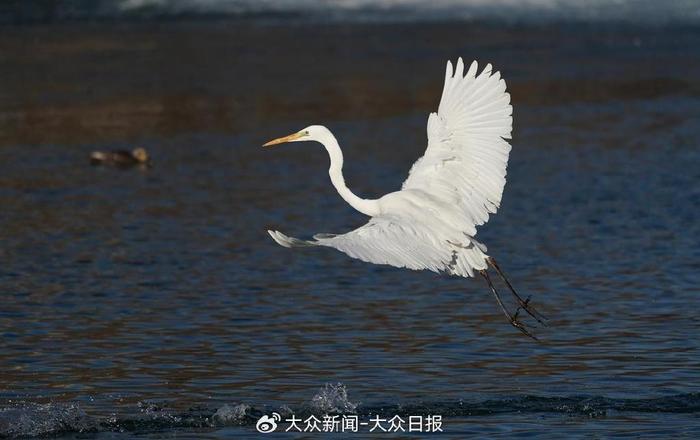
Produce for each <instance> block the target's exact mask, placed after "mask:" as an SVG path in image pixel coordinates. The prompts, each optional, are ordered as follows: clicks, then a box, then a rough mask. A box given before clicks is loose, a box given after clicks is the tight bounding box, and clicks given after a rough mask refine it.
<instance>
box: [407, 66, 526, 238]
mask: <svg viewBox="0 0 700 440" xmlns="http://www.w3.org/2000/svg"><path fill="white" fill-rule="evenodd" d="M512 111H513V109H512V107H511V105H510V95H509V94H508V93H506V83H505V81H503V80H502V79H501V77H500V73H499V72H496V73H492V71H491V65H490V64H487V65H486V67H485V68H484V70H483V71H482V72H481V73H480V74H478V75H477V63H476V61H474V62H473V63H472V64H471V66H470V67H469V70H468V71H467V72H466V74H465V73H464V63H463V62H462V59H461V58H460V59H459V60H458V61H457V66H456V68H455V70H454V72H453V70H452V63H451V62H449V61H448V63H447V72H446V74H445V86H444V88H443V91H442V98H441V99H440V106H439V108H438V111H437V113H431V114H430V116H429V118H428V148H427V149H426V151H425V154H424V155H423V157H422V158H420V159H418V161H417V162H416V163H415V164H413V167H412V168H411V171H410V173H409V176H408V179H406V181H405V182H404V184H403V187H402V189H419V190H422V191H424V192H426V193H428V194H430V195H431V196H432V197H435V198H436V199H438V200H440V201H442V202H445V203H448V204H450V205H452V206H457V207H458V208H459V209H460V211H461V212H462V213H463V214H464V225H460V226H462V230H463V231H464V232H465V233H467V234H469V235H471V236H474V235H475V234H476V226H478V225H482V224H484V223H486V221H488V218H489V213H495V212H496V210H497V209H498V207H499V205H500V202H501V195H502V193H503V186H504V185H505V183H506V178H505V176H506V165H507V164H508V153H509V152H510V144H508V142H506V141H505V139H510V134H511V128H512V124H513V118H512V116H511V115H512Z"/></svg>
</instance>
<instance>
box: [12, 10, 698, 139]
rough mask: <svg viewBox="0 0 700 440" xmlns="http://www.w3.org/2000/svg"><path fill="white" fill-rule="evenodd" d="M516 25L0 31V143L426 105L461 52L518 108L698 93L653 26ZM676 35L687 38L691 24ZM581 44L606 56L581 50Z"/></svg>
mask: <svg viewBox="0 0 700 440" xmlns="http://www.w3.org/2000/svg"><path fill="white" fill-rule="evenodd" d="M525 34H526V35H523V31H522V29H521V28H520V27H510V28H509V27H507V26H506V27H497V26H487V25H479V24H472V23H448V24H444V23H438V24H423V25H416V24H394V25H371V24H367V25H347V24H335V25H297V26H283V25H279V24H277V25H275V24H268V25H264V26H261V25H258V24H249V23H247V22H245V21H211V22H208V21H203V22H195V23H167V24H160V23H143V24H109V23H106V24H105V23H102V24H94V25H78V26H75V25H67V24H66V25H54V26H46V27H40V28H36V27H26V28H5V29H2V30H1V31H0V35H1V37H0V53H1V54H2V55H1V58H0V67H1V68H2V72H1V73H0V80H2V84H3V92H2V102H1V105H2V108H1V109H0V111H2V119H1V121H0V124H2V125H0V136H1V137H0V142H1V143H2V144H32V143H54V144H76V143H89V142H97V143H99V142H105V141H125V142H128V141H131V140H134V139H139V138H142V137H144V136H151V135H153V136H170V135H176V134H181V133H188V132H199V131H207V132H218V133H229V134H235V133H241V132H245V131H250V130H254V129H257V128H259V127H261V126H267V127H269V126H274V125H275V124H279V123H284V122H287V121H289V120H290V116H291V115H293V116H294V118H297V119H298V120H300V121H307V120H308V121H314V120H324V121H329V120H348V119H350V120H351V119H363V118H386V117H392V116H396V115H400V114H404V113H406V112H407V111H410V110H413V111H423V112H429V111H432V110H433V109H434V107H435V106H436V104H437V102H436V101H437V99H438V98H439V96H438V95H437V93H436V90H435V89H436V87H438V86H436V82H437V80H438V79H439V78H440V73H441V72H442V66H443V64H444V62H445V60H446V59H448V58H450V57H452V58H455V57H456V56H458V55H461V54H464V56H465V57H471V58H476V59H479V60H484V62H492V63H494V64H495V65H496V66H497V68H498V69H500V70H501V71H502V72H503V74H504V75H506V77H507V80H508V84H509V89H510V92H511V94H512V96H513V102H515V103H517V104H520V105H523V104H533V105H541V104H565V103H571V102H578V101H584V102H589V101H607V100H615V99H623V100H624V99H634V98H652V97H655V96H663V95H668V94H690V95H693V96H697V95H698V93H700V86H699V85H698V80H697V78H698V75H697V72H698V70H699V67H698V65H699V64H700V61H699V60H698V59H697V57H692V56H687V57H683V58H682V60H679V59H678V57H677V53H675V52H671V53H665V52H663V51H662V50H659V51H658V52H656V51H649V48H648V47H646V45H649V44H650V43H651V44H652V45H653V44H654V43H655V42H656V41H658V39H659V38H660V37H661V35H654V36H652V37H650V38H649V39H644V35H643V33H642V34H641V36H640V32H639V30H638V29H631V30H627V31H623V32H616V33H612V32H610V31H605V30H603V31H601V30H600V29H598V28H586V27H583V28H582V29H581V31H580V32H564V29H561V28H558V27H551V28H548V27H545V28H534V29H528V30H527V32H526V33H525ZM667 38H668V37H667ZM672 38H673V39H675V40H676V41H675V43H676V44H685V42H684V41H680V42H679V41H677V40H679V39H680V40H688V41H687V44H688V45H691V44H693V43H694V42H696V40H695V38H696V37H695V35H694V33H693V32H688V34H683V33H681V34H680V35H674V36H673V37H672ZM642 42H643V43H642ZM664 43H666V42H664ZM664 43H661V44H664ZM641 44H644V45H645V47H644V48H642V49H640V48H639V45H641ZM591 46H593V47H596V46H598V47H602V48H604V49H607V50H609V51H610V52H613V53H609V54H605V55H604V56H603V57H600V56H599V55H598V54H596V53H595V52H588V53H587V52H581V49H582V48H584V49H589V47H591ZM615 49H619V50H620V52H621V53H618V51H617V50H615ZM660 49H662V48H660ZM596 55H598V56H596ZM619 55H621V56H623V57H624V58H627V60H625V61H627V62H620V60H619V59H617V57H618V56H619ZM629 61H632V62H629ZM670 66H676V67H677V68H680V67H681V66H682V69H683V72H684V73H685V75H683V76H682V77H679V76H678V75H675V74H673V75H671V74H670V73H669V72H668V70H667V69H668V68H669V67H670ZM590 72H596V73H597V75H588V73H590Z"/></svg>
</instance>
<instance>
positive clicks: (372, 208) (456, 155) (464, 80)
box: [266, 58, 513, 277]
mask: <svg viewBox="0 0 700 440" xmlns="http://www.w3.org/2000/svg"><path fill="white" fill-rule="evenodd" d="M477 67H478V65H477V63H476V61H474V62H473V63H472V64H471V66H470V67H469V69H468V70H467V72H466V73H465V72H464V63H463V62H462V59H461V58H460V59H459V60H458V61H457V65H456V66H455V69H454V70H453V68H452V63H451V62H448V63H447V71H446V74H445V85H444V87H443V91H442V97H441V99H440V105H439V107H438V111H437V113H431V114H430V116H429V117H428V129H427V134H428V147H427V149H426V151H425V154H424V155H423V157H421V158H420V159H418V161H416V163H415V164H414V165H413V167H412V168H411V171H410V173H409V176H408V178H407V179H406V181H405V182H404V184H403V186H402V188H401V190H400V191H397V192H393V193H389V194H387V195H385V196H383V197H381V198H380V199H377V200H366V199H361V198H359V197H357V196H356V195H354V194H353V193H352V192H351V191H350V190H349V189H348V188H347V187H346V186H345V181H344V179H343V175H342V163H343V156H342V151H341V150H340V147H339V146H338V143H337V141H336V139H335V137H334V136H333V135H332V134H331V132H330V131H329V130H328V129H326V128H325V127H323V126H318V125H314V126H310V127H307V128H305V129H304V130H301V131H300V132H298V133H295V134H293V135H290V136H287V137H285V138H280V139H276V140H274V141H271V142H269V143H268V144H266V145H274V144H277V143H281V142H295V141H306V140H316V141H318V142H320V143H322V144H323V145H324V146H325V147H326V149H327V150H328V154H329V156H330V159H331V165H330V169H329V174H330V176H331V181H332V182H333V185H334V186H335V187H336V189H337V190H338V192H339V193H340V195H341V196H342V197H343V198H344V199H345V200H346V201H348V203H350V205H352V206H353V207H354V208H355V209H357V210H358V211H360V212H362V213H364V214H367V215H369V216H371V218H370V220H369V222H368V223H367V224H366V225H364V226H362V227H360V228H357V229H355V230H353V231H350V232H348V233H345V234H341V235H330V234H325V235H316V236H314V240H308V241H307V240H299V239H296V238H293V237H288V236H286V235H284V234H282V233H281V232H277V231H268V232H269V233H270V235H271V236H272V238H273V239H274V240H275V241H276V242H277V243H279V244H280V245H282V246H285V247H296V246H327V247H332V248H335V249H338V250H340V251H342V252H344V253H346V254H347V255H349V256H351V257H353V258H357V259H360V260H363V261H367V262H370V263H376V264H389V265H392V266H396V267H406V268H409V269H415V270H421V269H428V270H432V271H434V272H445V273H449V274H452V275H458V276H462V277H470V276H473V275H474V271H483V270H485V269H487V263H488V262H487V259H488V258H489V257H488V255H486V246H484V245H483V244H481V243H479V242H478V241H476V239H475V238H474V237H475V236H476V227H477V226H479V225H482V224H484V223H486V221H488V218H489V214H492V213H495V212H496V211H497V209H498V207H499V205H500V203H501V195H502V193H503V187H504V185H505V182H506V178H505V176H506V166H507V163H508V153H509V152H510V145H509V144H508V142H507V141H506V139H510V135H511V127H512V123H513V118H512V116H511V115H512V107H511V105H510V95H509V94H508V93H506V84H505V81H503V79H501V77H500V74H499V73H498V72H496V73H492V70H491V65H490V64H487V65H486V67H485V68H484V69H483V70H482V71H481V73H479V74H477Z"/></svg>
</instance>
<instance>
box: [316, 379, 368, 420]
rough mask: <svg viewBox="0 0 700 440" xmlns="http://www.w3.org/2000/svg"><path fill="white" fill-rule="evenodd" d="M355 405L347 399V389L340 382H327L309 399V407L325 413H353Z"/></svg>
mask: <svg viewBox="0 0 700 440" xmlns="http://www.w3.org/2000/svg"><path fill="white" fill-rule="evenodd" d="M357 405H358V404H357V403H353V402H351V401H350V400H349V399H348V391H347V389H346V388H345V385H343V384H342V383H337V384H330V383H327V384H326V385H325V386H324V387H323V388H321V389H320V390H319V392H318V393H316V395H315V396H314V397H313V398H312V399H311V409H312V410H315V411H318V412H321V413H325V414H329V413H333V414H347V413H354V412H355V410H356V409H357Z"/></svg>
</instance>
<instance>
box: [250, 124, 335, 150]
mask: <svg viewBox="0 0 700 440" xmlns="http://www.w3.org/2000/svg"><path fill="white" fill-rule="evenodd" d="M329 134H330V131H328V129H327V128H326V127H324V126H323V125H309V126H308V127H306V128H304V129H303V130H299V131H297V132H296V133H292V134H290V135H287V136H283V137H281V138H277V139H273V140H271V141H270V142H268V143H266V144H264V145H263V147H271V146H273V145H277V144H283V143H285V142H302V141H322V140H323V139H324V138H325V137H326V136H328V135H329Z"/></svg>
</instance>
